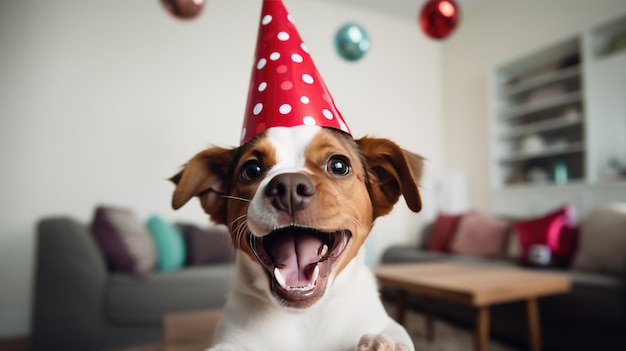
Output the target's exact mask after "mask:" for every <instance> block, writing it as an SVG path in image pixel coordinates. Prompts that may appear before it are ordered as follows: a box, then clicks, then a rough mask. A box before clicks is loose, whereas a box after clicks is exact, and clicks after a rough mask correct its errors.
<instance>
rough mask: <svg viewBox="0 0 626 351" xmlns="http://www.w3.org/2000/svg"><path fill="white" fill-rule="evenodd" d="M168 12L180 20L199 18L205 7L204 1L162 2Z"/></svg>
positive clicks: (163, 0)
mask: <svg viewBox="0 0 626 351" xmlns="http://www.w3.org/2000/svg"><path fill="white" fill-rule="evenodd" d="M161 3H162V4H163V6H165V9H166V10H167V12H169V13H170V14H171V15H172V16H174V17H176V18H178V19H184V20H188V19H192V18H195V17H196V16H198V14H200V12H201V11H202V7H203V6H204V0H161Z"/></svg>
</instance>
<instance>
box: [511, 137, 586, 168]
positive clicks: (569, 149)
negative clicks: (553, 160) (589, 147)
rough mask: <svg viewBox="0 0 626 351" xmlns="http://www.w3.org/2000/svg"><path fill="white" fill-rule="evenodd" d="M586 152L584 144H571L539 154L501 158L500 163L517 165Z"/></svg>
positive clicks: (531, 153) (551, 148) (521, 153)
mask: <svg viewBox="0 0 626 351" xmlns="http://www.w3.org/2000/svg"><path fill="white" fill-rule="evenodd" d="M583 151H584V145H583V143H582V142H576V143H569V144H567V145H566V146H560V145H559V146H553V147H546V148H545V149H544V150H542V151H539V152H528V153H526V152H518V153H515V154H512V155H510V156H506V157H502V158H500V163H504V164H506V163H515V162H520V161H527V160H532V159H538V158H546V157H553V156H561V155H567V154H575V153H579V152H583Z"/></svg>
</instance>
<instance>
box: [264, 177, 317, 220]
mask: <svg viewBox="0 0 626 351" xmlns="http://www.w3.org/2000/svg"><path fill="white" fill-rule="evenodd" d="M313 195H315V186H314V185H313V183H312V182H311V179H310V178H309V177H307V176H306V175H304V174H301V173H283V174H279V175H277V176H275V177H274V178H273V179H272V180H271V181H270V182H269V184H267V187H266V188H265V196H267V197H268V198H270V199H271V202H272V206H274V208H276V209H277V210H279V211H285V212H287V213H289V215H290V216H292V217H293V215H294V214H295V213H296V212H297V211H300V210H302V209H303V208H305V207H306V206H307V205H308V204H309V202H310V201H311V198H312V197H313Z"/></svg>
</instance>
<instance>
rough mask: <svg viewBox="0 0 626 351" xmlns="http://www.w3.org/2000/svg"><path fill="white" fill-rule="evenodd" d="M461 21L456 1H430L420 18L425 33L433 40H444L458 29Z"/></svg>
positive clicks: (425, 5)
mask: <svg viewBox="0 0 626 351" xmlns="http://www.w3.org/2000/svg"><path fill="white" fill-rule="evenodd" d="M459 19H460V11H459V6H458V5H457V4H456V2H455V1H454V0H428V1H427V2H426V3H425V4H424V7H422V11H421V12H420V16H419V23H420V26H421V27H422V30H423V31H424V33H426V34H427V35H428V36H429V37H431V38H433V39H437V40H440V39H444V38H446V37H447V36H448V35H450V33H452V31H453V30H454V29H455V28H456V26H457V25H458V23H459Z"/></svg>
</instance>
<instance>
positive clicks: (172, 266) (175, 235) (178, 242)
mask: <svg viewBox="0 0 626 351" xmlns="http://www.w3.org/2000/svg"><path fill="white" fill-rule="evenodd" d="M148 230H150V234H151V235H152V239H153V240H154V245H155V246H156V249H157V268H158V269H159V270H160V271H163V272H167V271H174V270H177V269H180V268H182V267H183V266H184V265H185V259H186V256H187V252H186V251H185V242H184V240H183V236H182V234H181V232H180V230H179V229H178V228H177V227H176V226H175V225H173V224H171V223H168V222H167V221H164V220H163V219H161V218H160V217H159V216H152V217H150V218H149V219H148Z"/></svg>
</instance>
